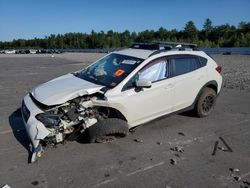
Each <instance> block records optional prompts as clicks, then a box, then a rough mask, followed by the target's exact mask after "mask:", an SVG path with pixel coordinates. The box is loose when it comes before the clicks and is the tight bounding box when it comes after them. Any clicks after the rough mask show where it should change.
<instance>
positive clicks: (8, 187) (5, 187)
mask: <svg viewBox="0 0 250 188" xmlns="http://www.w3.org/2000/svg"><path fill="white" fill-rule="evenodd" d="M1 188H11V187H10V186H9V185H8V184H5V185H3V186H2V187H1Z"/></svg>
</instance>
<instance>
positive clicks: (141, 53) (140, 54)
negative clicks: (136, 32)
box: [114, 48, 156, 59]
mask: <svg viewBox="0 0 250 188" xmlns="http://www.w3.org/2000/svg"><path fill="white" fill-rule="evenodd" d="M155 51H156V50H144V49H132V48H127V49H124V50H120V51H116V52H114V53H116V54H121V55H127V56H132V57H137V58H140V59H147V58H148V57H149V56H150V54H152V53H153V52H155Z"/></svg>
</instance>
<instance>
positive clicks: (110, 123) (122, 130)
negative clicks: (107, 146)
mask: <svg viewBox="0 0 250 188" xmlns="http://www.w3.org/2000/svg"><path fill="white" fill-rule="evenodd" d="M88 133H89V141H90V142H97V143H105V142H110V141H113V140H114V139H116V138H120V137H125V136H126V135H127V134H128V125H127V123H126V121H124V120H121V119H117V118H110V119H104V120H101V121H100V122H98V123H96V124H94V125H92V126H91V127H89V128H88Z"/></svg>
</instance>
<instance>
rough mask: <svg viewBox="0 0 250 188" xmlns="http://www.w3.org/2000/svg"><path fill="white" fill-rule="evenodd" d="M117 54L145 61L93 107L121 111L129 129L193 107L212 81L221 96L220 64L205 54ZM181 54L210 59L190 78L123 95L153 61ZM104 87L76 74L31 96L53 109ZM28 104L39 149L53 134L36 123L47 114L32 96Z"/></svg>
mask: <svg viewBox="0 0 250 188" xmlns="http://www.w3.org/2000/svg"><path fill="white" fill-rule="evenodd" d="M114 53H118V54H123V55H129V56H134V57H138V58H143V59H145V60H144V61H143V62H142V63H141V64H140V65H139V66H138V67H136V68H135V69H134V70H133V71H132V72H131V73H130V74H129V75H128V76H127V77H126V78H125V79H124V80H123V81H122V82H120V83H119V84H118V85H117V86H116V87H114V88H113V89H110V90H108V91H107V92H106V93H105V100H96V101H94V102H93V104H94V105H96V106H107V107H112V108H115V109H117V110H118V111H120V112H121V113H122V114H123V115H124V117H125V118H126V120H127V123H128V126H129V128H132V127H134V126H137V125H140V124H142V123H146V122H148V121H150V120H153V119H155V118H158V117H160V116H163V115H166V114H169V113H172V112H175V111H178V110H181V109H184V108H186V107H188V106H190V105H192V104H193V103H194V101H195V98H196V96H197V95H198V93H199V91H200V89H201V88H202V87H203V86H204V85H205V84H206V83H207V82H209V81H212V80H213V81H216V83H217V85H218V89H217V93H219V92H220V89H221V86H222V77H221V75H220V74H219V73H218V72H217V71H216V70H215V69H216V67H217V64H216V63H215V62H214V60H213V59H211V58H210V57H209V56H208V55H206V54H205V53H204V52H202V51H167V52H162V53H158V54H156V55H153V56H151V57H148V56H149V55H150V54H151V53H152V51H151V50H140V49H125V50H122V51H118V52H114ZM179 54H185V55H197V56H200V57H204V58H206V59H207V65H206V66H205V67H202V68H199V69H197V70H195V71H192V72H189V73H186V74H182V75H179V76H175V77H171V78H167V79H164V80H162V81H158V82H155V83H152V87H151V88H144V89H143V91H140V92H136V91H135V89H134V88H131V89H128V90H125V91H122V89H123V87H124V85H125V84H126V83H127V82H128V81H129V80H130V79H131V78H132V77H133V76H134V75H135V74H136V73H137V72H138V71H139V70H141V69H142V68H143V67H144V66H145V65H147V64H148V63H150V62H151V61H152V60H154V59H157V58H160V57H168V56H170V55H179ZM102 87H103V86H100V85H96V84H94V83H90V82H88V81H85V80H82V79H80V78H77V77H75V76H74V75H73V74H67V75H64V76H61V77H59V78H56V79H53V80H51V81H49V82H47V83H44V84H42V85H40V86H38V87H36V88H35V89H33V90H32V91H31V94H32V95H33V97H34V98H35V99H36V100H37V101H39V102H40V103H43V104H45V105H48V106H50V105H59V104H63V103H65V102H67V101H69V100H71V99H74V98H76V97H79V96H84V95H89V94H94V93H96V92H98V91H100V89H101V88H102ZM24 103H25V105H26V107H27V108H28V109H29V111H30V117H29V119H28V120H27V122H25V121H24V123H25V125H26V129H27V132H28V134H29V136H30V138H31V141H32V143H33V146H34V148H36V147H38V145H39V141H40V140H41V139H44V138H45V137H46V136H48V135H49V134H50V131H49V130H48V129H47V128H46V127H45V126H44V125H43V124H42V123H41V122H40V121H38V120H37V119H36V117H35V116H36V115H37V114H39V113H42V112H43V111H42V110H41V109H39V108H38V107H37V106H36V105H35V104H34V102H33V101H32V100H31V98H30V96H29V95H26V96H25V97H24Z"/></svg>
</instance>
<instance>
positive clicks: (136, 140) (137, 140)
mask: <svg viewBox="0 0 250 188" xmlns="http://www.w3.org/2000/svg"><path fill="white" fill-rule="evenodd" d="M134 141H135V142H138V143H143V140H140V139H134Z"/></svg>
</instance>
